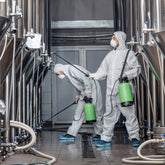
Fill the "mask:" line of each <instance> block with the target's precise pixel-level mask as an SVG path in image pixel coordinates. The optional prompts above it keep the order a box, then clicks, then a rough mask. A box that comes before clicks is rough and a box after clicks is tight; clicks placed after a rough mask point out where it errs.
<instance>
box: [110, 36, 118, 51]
mask: <svg viewBox="0 0 165 165" xmlns="http://www.w3.org/2000/svg"><path fill="white" fill-rule="evenodd" d="M110 44H111V46H112V48H113V49H114V50H115V49H116V46H117V43H116V41H115V40H113V39H112V40H111V42H110Z"/></svg>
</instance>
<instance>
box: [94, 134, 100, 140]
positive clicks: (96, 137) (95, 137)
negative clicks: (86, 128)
mask: <svg viewBox="0 0 165 165" xmlns="http://www.w3.org/2000/svg"><path fill="white" fill-rule="evenodd" d="M92 140H93V141H99V140H101V136H100V135H96V136H93V137H92Z"/></svg>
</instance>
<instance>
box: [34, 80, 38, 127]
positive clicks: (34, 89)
mask: <svg viewBox="0 0 165 165" xmlns="http://www.w3.org/2000/svg"><path fill="white" fill-rule="evenodd" d="M33 81H34V80H33ZM35 99H36V87H35V85H34V87H33V128H36V117H37V116H36V102H35Z"/></svg>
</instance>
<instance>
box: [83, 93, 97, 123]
mask: <svg viewBox="0 0 165 165" xmlns="http://www.w3.org/2000/svg"><path fill="white" fill-rule="evenodd" d="M84 101H85V103H86V104H85V105H84V112H85V119H86V121H87V122H95V121H96V115H95V107H94V104H92V98H87V97H86V96H85V97H84Z"/></svg>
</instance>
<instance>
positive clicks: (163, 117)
mask: <svg viewBox="0 0 165 165" xmlns="http://www.w3.org/2000/svg"><path fill="white" fill-rule="evenodd" d="M160 55H161V54H160ZM163 88H164V57H163V55H161V126H162V127H164V126H165V112H164V91H163Z"/></svg>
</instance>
